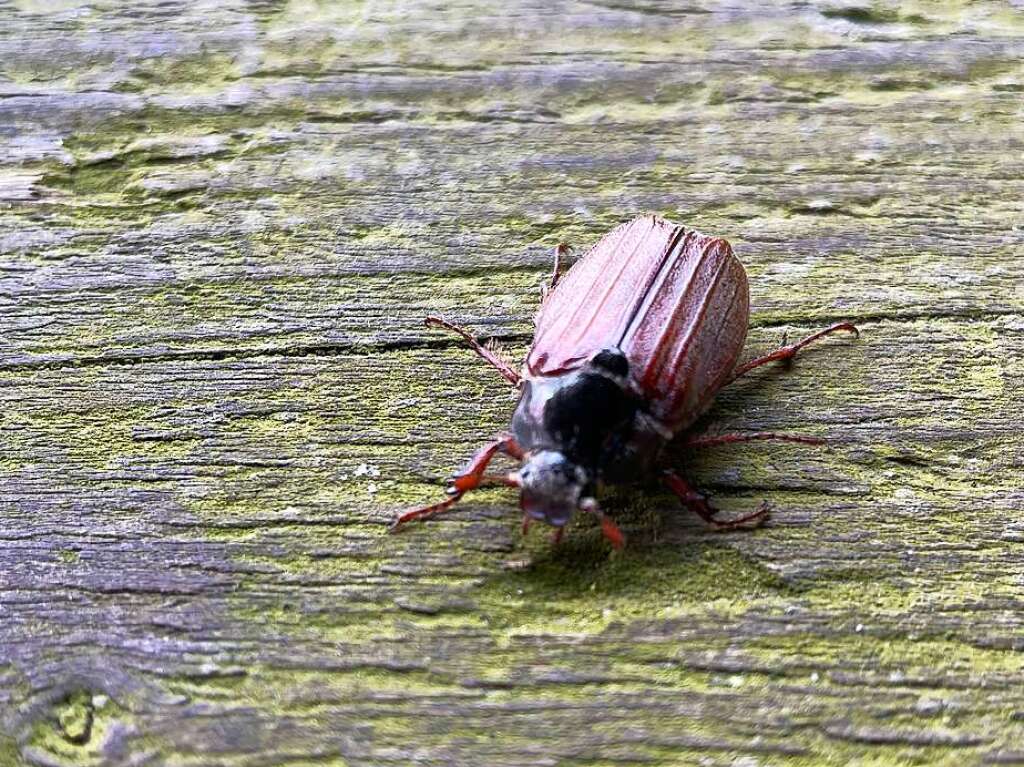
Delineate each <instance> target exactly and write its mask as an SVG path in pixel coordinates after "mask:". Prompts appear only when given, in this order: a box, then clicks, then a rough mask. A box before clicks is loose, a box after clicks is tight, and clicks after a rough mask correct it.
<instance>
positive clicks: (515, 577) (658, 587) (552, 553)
mask: <svg viewBox="0 0 1024 767" xmlns="http://www.w3.org/2000/svg"><path fill="white" fill-rule="evenodd" d="M607 508H608V509H609V511H610V513H612V514H614V515H615V518H616V521H617V522H619V523H620V524H621V525H622V527H623V528H624V530H625V531H626V535H627V542H626V546H625V548H624V549H623V550H621V551H613V550H612V549H611V547H610V545H609V544H608V542H607V541H606V540H605V539H604V538H603V537H602V535H601V531H600V527H599V526H597V524H596V523H592V522H591V521H590V520H581V521H580V522H578V523H575V524H573V525H572V526H571V527H570V528H569V529H567V530H566V533H565V536H564V538H563V540H562V542H561V543H559V544H557V545H554V544H551V543H550V542H549V540H548V539H547V537H546V536H540V535H537V534H536V533H534V534H532V535H531V536H530V539H529V540H528V542H527V543H526V546H525V548H526V549H527V550H528V551H529V552H530V556H529V558H528V560H526V561H525V562H524V563H523V564H522V566H521V567H518V568H515V569H511V570H508V571H506V572H503V573H501V574H498V575H495V576H492V577H490V578H488V579H487V581H486V583H485V585H484V586H483V589H484V590H485V591H486V592H488V593H490V594H491V595H496V594H504V595H505V596H506V597H512V598H516V599H519V600H527V601H530V602H533V603H535V604H538V603H541V602H543V603H545V604H549V605H550V604H551V603H552V602H554V603H559V604H561V606H562V607H564V608H565V609H566V610H567V611H569V612H571V611H572V610H573V609H576V607H579V608H581V609H586V608H587V607H589V606H592V605H599V604H601V603H602V601H603V600H609V599H612V600H615V601H617V602H619V603H622V602H623V599H624V598H625V599H626V601H627V602H629V603H635V604H636V605H637V606H642V605H650V606H651V607H654V606H656V605H661V606H664V605H665V604H669V603H674V602H680V601H683V602H688V601H695V602H700V603H706V602H708V601H713V600H716V599H723V598H728V599H732V598H736V597H738V596H741V595H743V596H749V595H750V593H751V591H752V590H755V591H756V590H758V589H771V590H775V591H782V590H788V589H789V587H788V586H787V584H785V583H784V582H783V581H782V580H781V579H780V578H779V577H778V576H776V575H775V574H774V573H772V572H771V571H769V570H768V569H767V568H766V567H765V566H764V565H762V564H761V563H760V562H758V561H757V560H756V559H754V558H752V557H749V556H748V555H746V554H744V553H743V552H742V551H741V550H740V549H738V548H737V547H736V546H735V545H734V543H733V542H732V540H731V537H732V535H737V534H741V533H733V534H731V535H730V536H729V537H726V536H722V535H720V534H717V533H713V532H708V531H707V528H705V527H704V526H703V525H702V524H701V523H700V521H699V520H696V519H694V520H690V519H689V518H688V514H689V513H688V512H687V511H686V510H685V509H680V508H678V507H675V506H673V504H672V499H671V498H670V497H669V496H667V495H664V494H662V493H657V492H654V493H644V494H642V495H641V496H640V497H639V498H637V497H633V498H631V499H630V498H627V497H625V496H624V495H623V494H622V493H616V494H615V495H614V496H613V497H612V498H610V499H609V500H608V506H607Z"/></svg>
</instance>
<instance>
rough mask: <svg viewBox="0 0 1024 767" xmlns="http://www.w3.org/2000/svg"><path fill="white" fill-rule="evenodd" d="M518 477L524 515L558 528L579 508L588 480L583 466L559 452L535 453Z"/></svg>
mask: <svg viewBox="0 0 1024 767" xmlns="http://www.w3.org/2000/svg"><path fill="white" fill-rule="evenodd" d="M516 476H517V479H518V484H519V487H520V489H521V492H520V494H519V505H520V506H521V507H522V509H523V512H524V513H525V514H527V515H528V516H529V517H530V518H532V519H536V520H539V521H541V522H547V523H548V524H549V525H554V526H555V527H563V526H564V525H565V524H566V523H567V522H568V521H569V519H570V518H571V517H572V515H573V513H574V512H575V511H576V510H577V509H578V508H579V506H580V501H581V500H582V497H583V489H584V488H585V487H586V486H587V484H588V481H589V479H588V477H587V472H586V471H584V470H583V468H582V467H580V466H577V465H576V464H574V463H573V462H572V461H570V460H569V459H568V458H566V457H565V455H563V454H562V453H560V452H558V451H557V450H541V451H539V452H537V453H532V454H531V455H530V456H529V457H527V459H526V462H525V463H524V464H523V465H522V467H521V468H520V469H519V471H518V472H517V473H516Z"/></svg>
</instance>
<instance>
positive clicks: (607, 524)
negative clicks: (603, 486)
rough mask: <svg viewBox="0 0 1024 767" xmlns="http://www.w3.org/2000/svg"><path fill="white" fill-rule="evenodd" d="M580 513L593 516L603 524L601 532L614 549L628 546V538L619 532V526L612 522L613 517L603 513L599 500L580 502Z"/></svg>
mask: <svg viewBox="0 0 1024 767" xmlns="http://www.w3.org/2000/svg"><path fill="white" fill-rule="evenodd" d="M580 511H585V512H587V513H588V514H593V515H594V516H595V517H597V518H598V520H599V521H600V522H601V532H602V533H604V537H605V538H607V539H608V540H609V541H610V542H611V544H612V547H613V548H616V549H621V548H622V547H623V546H625V545H626V538H625V536H623V534H622V531H621V530H619V526H618V525H616V524H615V523H614V522H612V518H611V517H609V516H608V515H607V514H605V513H604V512H603V511H601V507H600V506H598V505H597V499H595V498H584V499H582V500H581V501H580Z"/></svg>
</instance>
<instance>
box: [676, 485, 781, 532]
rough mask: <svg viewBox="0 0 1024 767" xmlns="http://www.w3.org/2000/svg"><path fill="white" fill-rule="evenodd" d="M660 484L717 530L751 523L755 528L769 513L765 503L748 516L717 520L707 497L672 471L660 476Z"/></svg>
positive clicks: (716, 510)
mask: <svg viewBox="0 0 1024 767" xmlns="http://www.w3.org/2000/svg"><path fill="white" fill-rule="evenodd" d="M661 479H662V482H664V483H665V486H666V487H668V489H669V490H671V491H672V492H673V493H675V494H676V496H678V498H679V500H680V501H682V502H683V505H684V506H686V508H688V509H690V511H692V512H693V513H695V514H696V515H697V516H698V517H700V518H701V519H703V520H704V521H705V522H707V523H708V524H711V525H714V526H715V527H716V528H718V529H719V530H734V529H736V528H737V527H743V526H745V525H746V524H747V523H748V522H753V523H754V524H753V525H751V526H752V527H757V526H758V525H760V524H761V523H762V522H764V521H765V520H766V519H768V513H769V512H770V511H771V507H769V505H768V503H767V502H764V503H762V504H761V505H760V506H759V507H758V508H757V511H754V512H751V513H750V514H744V515H743V516H742V517H736V518H735V519H718V518H716V516H715V515H716V514H718V509H716V508H715V507H714V506H712V505H711V504H710V503H708V499H707V497H705V496H704V495H702V494H701V493H698V492H697V491H696V490H694V489H693V487H692V486H691V485H690V483H689V482H687V481H686V480H685V479H683V478H682V477H680V476H679V475H678V474H676V473H675V472H674V471H666V472H664V473H663V474H662V477H661Z"/></svg>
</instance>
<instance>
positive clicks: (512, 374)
mask: <svg viewBox="0 0 1024 767" xmlns="http://www.w3.org/2000/svg"><path fill="white" fill-rule="evenodd" d="M424 322H425V323H426V325H427V326H428V327H437V328H444V329H445V330H450V331H451V332H452V333H456V334H457V335H459V336H461V337H462V338H463V340H465V341H466V343H468V344H469V346H470V348H471V349H472V350H473V351H475V352H476V353H477V354H478V355H479V356H480V357H482V358H483V359H484V360H486V361H487V362H488V363H489V364H490V365H491V366H492V367H493V368H494V369H495V370H497V371H498V372H499V373H501V376H502V378H504V379H505V380H506V381H508V382H509V383H510V384H512V385H513V386H519V385H520V384H521V383H522V378H521V377H520V375H519V373H517V372H516V371H514V370H513V369H512V368H510V367H509V366H508V363H507V362H505V360H503V359H501V358H500V357H499V356H498V355H497V354H495V353H494V352H492V351H491V350H490V349H488V348H487V347H486V346H484V345H483V344H481V343H480V342H479V341H477V340H476V339H475V338H474V337H473V335H472V334H471V333H470V332H469V331H468V330H466V329H464V328H460V327H459V326H458V325H453V324H452V323H450V322H446V321H445V320H442V319H441V318H440V317H427V319H426V320H424Z"/></svg>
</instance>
